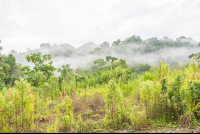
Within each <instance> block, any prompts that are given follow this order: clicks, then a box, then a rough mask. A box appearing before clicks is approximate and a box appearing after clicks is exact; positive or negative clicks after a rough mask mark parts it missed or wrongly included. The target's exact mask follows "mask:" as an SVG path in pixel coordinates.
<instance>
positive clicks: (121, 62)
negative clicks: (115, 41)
mask: <svg viewBox="0 0 200 134" xmlns="http://www.w3.org/2000/svg"><path fill="white" fill-rule="evenodd" d="M116 66H121V67H123V68H128V64H127V63H126V59H119V62H117V63H116Z"/></svg>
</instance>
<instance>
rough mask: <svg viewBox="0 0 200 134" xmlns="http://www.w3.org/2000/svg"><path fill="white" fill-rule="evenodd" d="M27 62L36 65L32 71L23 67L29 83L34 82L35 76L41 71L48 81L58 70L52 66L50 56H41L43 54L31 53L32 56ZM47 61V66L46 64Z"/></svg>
mask: <svg viewBox="0 0 200 134" xmlns="http://www.w3.org/2000/svg"><path fill="white" fill-rule="evenodd" d="M26 60H27V61H28V62H32V63H34V64H35V66H34V67H33V69H32V70H31V69H30V67H29V66H24V67H21V70H22V71H23V72H24V75H26V79H27V80H28V81H29V82H33V81H34V80H35V77H36V75H35V74H36V73H37V72H38V71H41V72H42V73H43V75H44V76H46V78H47V80H48V79H49V78H50V77H51V76H52V75H53V71H55V70H56V68H55V67H54V66H52V63H53V61H50V60H51V55H50V54H45V55H41V53H37V54H36V53H31V55H27V56H26ZM45 61H46V64H45V63H44V62H45ZM48 61H50V62H48ZM34 85H35V84H34Z"/></svg>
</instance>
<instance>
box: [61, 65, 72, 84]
mask: <svg viewBox="0 0 200 134" xmlns="http://www.w3.org/2000/svg"><path fill="white" fill-rule="evenodd" d="M58 72H61V76H62V77H63V80H65V81H70V80H71V79H72V77H73V76H74V75H73V69H71V68H70V64H66V65H62V68H58Z"/></svg>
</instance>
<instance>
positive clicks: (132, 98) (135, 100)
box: [0, 36, 200, 133]
mask: <svg viewBox="0 0 200 134" xmlns="http://www.w3.org/2000/svg"><path fill="white" fill-rule="evenodd" d="M180 38H184V39H185V37H180ZM142 42H143V41H142V40H141V38H140V37H138V36H137V37H136V36H132V37H130V38H127V39H125V40H124V41H121V40H120V39H119V40H117V41H114V42H113V44H112V46H113V49H115V50H116V51H120V52H123V49H122V48H120V49H118V47H123V45H124V44H126V43H138V44H140V43H142ZM163 42H164V41H163ZM163 42H162V41H159V40H157V39H156V38H151V39H150V43H148V45H147V46H146V47H144V49H143V50H137V51H141V52H145V53H146V52H149V51H155V50H157V49H160V48H163V47H170V46H173V47H174V46H175V47H179V46H180V45H185V46H187V47H192V46H191V44H190V43H187V42H186V43H185V42H183V43H181V42H179V43H177V44H176V43H174V42H171V43H170V42H168V43H166V42H165V43H163ZM143 43H144V42H143ZM101 46H103V47H105V48H106V47H108V49H105V50H102V48H103V47H102V48H95V49H94V50H93V51H91V52H90V54H93V55H94V54H101V51H102V52H106V54H108V55H107V56H105V57H104V59H102V58H100V59H98V60H94V61H93V64H91V65H92V67H91V68H90V69H82V68H81V67H77V68H76V69H75V70H73V69H72V68H70V64H66V63H64V64H65V65H62V66H61V68H58V69H57V68H55V67H54V66H53V65H52V61H51V55H50V54H42V53H40V52H39V53H31V54H29V55H26V60H27V61H28V62H31V63H33V64H34V67H33V68H30V67H29V66H22V65H20V64H17V63H16V62H15V57H14V56H13V55H12V54H9V55H8V56H6V55H1V59H0V75H1V77H0V78H1V79H0V84H1V87H0V122H1V123H0V132H47V133H48V132H109V131H112V130H114V129H133V130H139V129H142V128H147V127H149V126H155V125H156V126H165V125H166V124H177V123H178V124H182V125H184V124H186V125H188V126H191V125H195V124H197V123H198V122H199V120H200V114H199V104H200V70H199V66H198V64H197V62H196V61H198V60H199V58H200V56H199V53H197V54H191V55H189V58H193V62H192V63H187V64H182V65H181V66H180V65H177V64H176V63H171V66H173V67H170V65H169V64H165V63H167V62H165V63H163V62H162V61H161V60H159V65H158V66H150V65H148V64H145V65H144V64H140V65H135V66H130V65H128V64H127V61H126V59H118V58H117V57H113V56H110V55H109V49H110V48H109V45H108V43H106V42H104V43H103V45H102V44H101ZM41 47H50V46H49V45H46V46H45V45H44V44H43V45H42V46H41ZM148 47H149V48H148ZM196 47H198V46H196ZM124 50H126V49H124ZM134 51H135V50H134ZM170 62H173V61H172V60H169V63H170ZM56 70H57V71H58V72H59V73H60V74H59V75H58V76H56V75H54V73H55V71H56Z"/></svg>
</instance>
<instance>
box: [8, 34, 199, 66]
mask: <svg viewBox="0 0 200 134" xmlns="http://www.w3.org/2000/svg"><path fill="white" fill-rule="evenodd" d="M26 51H27V52H17V51H15V50H12V51H10V52H9V53H10V54H13V55H14V56H15V57H16V62H18V63H20V64H22V65H29V66H33V65H34V64H32V63H28V62H27V61H26V59H25V57H26V55H30V54H31V53H38V52H41V53H42V54H51V56H52V61H53V65H54V66H55V67H57V68H60V67H61V66H62V65H64V64H70V66H71V68H73V69H74V70H75V69H76V68H77V67H78V66H80V67H81V68H85V69H91V67H92V65H93V63H92V62H93V61H94V60H97V59H99V58H102V59H105V57H106V56H109V55H110V56H114V57H117V58H118V59H120V58H121V59H126V60H127V64H128V65H129V66H132V67H134V66H136V65H138V64H149V65H151V66H152V65H158V60H159V59H160V60H161V61H162V62H163V63H167V64H169V65H170V67H172V68H174V67H177V66H179V65H181V63H187V62H191V61H192V60H191V59H189V58H188V56H189V55H190V54H191V53H197V52H199V51H200V44H199V42H198V41H195V40H193V39H192V38H191V37H185V36H180V37H178V38H176V40H173V39H171V38H169V37H166V36H165V37H163V38H162V39H158V38H156V37H152V38H149V39H147V40H142V39H141V38H140V36H135V35H133V36H130V37H127V38H126V39H125V40H120V39H118V40H116V41H113V42H112V43H109V42H106V41H105V42H103V43H101V44H95V43H93V42H88V43H85V44H84V45H83V46H81V47H79V48H75V47H74V46H73V45H71V44H68V43H65V44H50V43H42V44H41V45H40V48H38V49H33V50H31V49H30V48H28V49H26Z"/></svg>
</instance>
